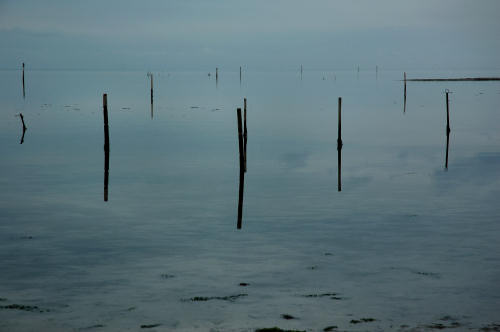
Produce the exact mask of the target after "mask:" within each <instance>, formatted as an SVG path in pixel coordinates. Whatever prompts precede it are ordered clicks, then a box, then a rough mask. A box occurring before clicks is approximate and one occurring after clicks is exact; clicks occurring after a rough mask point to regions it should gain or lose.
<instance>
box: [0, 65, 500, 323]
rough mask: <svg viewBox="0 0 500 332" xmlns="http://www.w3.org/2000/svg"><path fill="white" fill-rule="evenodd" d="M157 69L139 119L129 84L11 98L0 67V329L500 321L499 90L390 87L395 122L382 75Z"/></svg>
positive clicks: (96, 78)
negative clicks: (243, 156)
mask: <svg viewBox="0 0 500 332" xmlns="http://www.w3.org/2000/svg"><path fill="white" fill-rule="evenodd" d="M212 74H213V73H212ZM493 74H498V73H493ZM154 75H155V93H154V94H155V99H154V105H153V113H152V114H151V107H150V104H149V98H150V96H149V79H148V78H147V76H146V73H144V72H103V71H100V72H99V71H28V72H27V73H26V98H25V99H23V97H22V88H21V80H20V77H21V76H20V73H19V72H18V71H3V72H1V76H0V87H1V89H0V100H1V101H0V107H1V109H2V111H1V113H0V117H1V121H0V154H1V155H2V158H1V161H0V185H1V188H2V190H1V191H0V270H1V271H2V273H0V298H1V299H2V301H1V302H0V306H1V307H2V309H0V330H5V331H10V330H20V331H30V330H50V331H54V330H58V329H59V330H63V331H66V330H82V329H83V330H110V331H114V330H116V331H122V330H131V331H135V330H144V328H146V327H147V326H150V325H156V324H160V325H158V326H156V327H151V328H150V330H157V331H170V330H179V331H183V330H185V331H191V330H200V331H208V330H211V329H212V330H214V331H253V330H254V329H256V328H263V327H272V326H279V327H280V328H283V329H301V330H308V331H320V330H322V329H323V328H325V327H327V326H332V325H335V326H338V327H339V330H348V331H376V330H380V331H382V330H402V331H409V330H412V329H414V330H428V329H432V327H438V326H439V325H436V324H442V325H444V326H449V327H454V328H458V329H464V330H469V329H473V330H478V329H480V328H484V327H488V326H490V327H491V326H493V325H491V324H500V317H499V315H498V312H500V286H498V285H500V244H499V242H498V235H499V234H500V223H499V220H500V206H499V205H498V197H499V196H500V131H499V123H500V112H499V107H500V83H499V82H434V83H418V82H411V83H410V82H408V85H407V105H406V112H403V84H402V82H401V81H400V80H401V78H402V73H400V72H396V71H394V72H391V71H379V73H378V75H377V77H376V76H375V73H374V72H363V71H362V72H361V73H359V75H358V74H357V73H356V72H355V71H337V72H332V71H305V72H304V74H303V77H302V79H301V78H300V73H299V72H298V71H297V72H291V71H284V72H257V71H255V72H253V71H248V72H247V71H244V72H243V80H242V82H241V84H240V81H239V73H238V72H226V71H224V70H223V69H220V71H219V80H218V82H217V83H216V81H215V78H214V75H212V76H211V77H208V75H207V73H204V72H175V71H173V72H160V73H154ZM408 75H409V78H414V77H450V76H453V77H466V76H493V75H492V73H491V71H489V72H487V73H480V72H479V73H478V72H423V71H415V72H408ZM445 89H449V90H451V91H452V94H451V95H450V125H451V135H450V147H449V168H448V170H445V168H444V163H445V149H446V108H445V95H444V91H445ZM103 93H108V103H109V123H110V169H109V201H108V202H104V200H103V179H104V150H103V144H104V138H103V119H102V94H103ZM244 97H246V98H247V99H248V116H247V117H248V125H247V126H248V152H247V154H248V156H247V163H248V172H247V173H246V175H245V193H244V205H243V206H244V207H243V227H242V229H241V230H237V229H236V217H237V204H238V176H239V168H238V167H239V164H238V162H239V160H238V140H237V122H236V108H237V107H243V98H244ZM338 97H342V98H343V99H342V139H343V144H344V145H343V149H342V191H341V192H338V191H337V150H336V140H337V98H338ZM19 113H22V114H23V115H24V120H25V122H26V126H27V127H28V129H27V131H26V132H25V136H24V142H23V144H19V143H20V140H21V135H22V124H21V120H20V118H19V117H16V115H17V114H19ZM151 115H152V116H151ZM240 283H247V284H248V285H247V286H240ZM243 294H244V295H245V296H239V297H236V296H237V295H243ZM323 294H334V295H328V296H321V295H323ZM308 295H311V296H308ZM232 296H235V297H232ZM192 299H203V300H204V301H193V300H192ZM205 300H206V301H205ZM13 304H18V305H24V306H31V307H25V309H26V308H28V309H29V310H21V309H20V308H19V307H15V306H12V305H13ZM9 306H10V307H9ZM35 306H36V308H34V307H35ZM40 311H43V312H40ZM283 314H288V315H292V316H293V317H295V318H294V319H290V320H286V319H283V318H282V316H281V315H283ZM362 318H373V319H374V320H375V321H366V322H363V321H362V320H361V319H362ZM352 321H361V322H360V323H354V322H352ZM141 326H144V328H143V329H141Z"/></svg>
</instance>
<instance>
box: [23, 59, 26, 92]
mask: <svg viewBox="0 0 500 332" xmlns="http://www.w3.org/2000/svg"><path fill="white" fill-rule="evenodd" d="M25 91H26V90H25V89H24V62H23V98H25V97H26V93H25Z"/></svg>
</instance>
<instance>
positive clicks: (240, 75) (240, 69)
mask: <svg viewBox="0 0 500 332" xmlns="http://www.w3.org/2000/svg"><path fill="white" fill-rule="evenodd" d="M240 83H241V66H240Z"/></svg>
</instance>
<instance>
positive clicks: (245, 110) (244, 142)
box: [243, 98, 248, 173]
mask: <svg viewBox="0 0 500 332" xmlns="http://www.w3.org/2000/svg"><path fill="white" fill-rule="evenodd" d="M247 138H248V133H247V99H246V98H243V144H244V147H243V152H244V161H245V164H244V166H245V173H246V171H247Z"/></svg>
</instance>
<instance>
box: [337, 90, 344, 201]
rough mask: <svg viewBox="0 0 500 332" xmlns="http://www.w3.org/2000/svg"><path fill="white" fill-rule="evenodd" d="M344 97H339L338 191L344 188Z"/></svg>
mask: <svg viewBox="0 0 500 332" xmlns="http://www.w3.org/2000/svg"><path fill="white" fill-rule="evenodd" d="M341 111H342V98H341V97H339V119H338V136H337V137H338V138H337V160H338V165H337V167H338V173H337V183H338V191H341V190H342V182H341V176H340V175H341V174H340V173H341V168H342V153H341V150H342V145H343V144H342V117H341Z"/></svg>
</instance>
